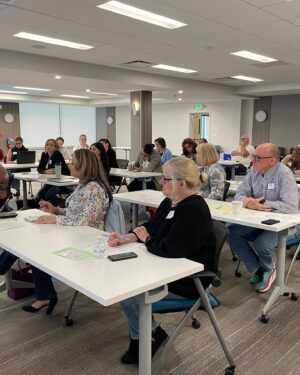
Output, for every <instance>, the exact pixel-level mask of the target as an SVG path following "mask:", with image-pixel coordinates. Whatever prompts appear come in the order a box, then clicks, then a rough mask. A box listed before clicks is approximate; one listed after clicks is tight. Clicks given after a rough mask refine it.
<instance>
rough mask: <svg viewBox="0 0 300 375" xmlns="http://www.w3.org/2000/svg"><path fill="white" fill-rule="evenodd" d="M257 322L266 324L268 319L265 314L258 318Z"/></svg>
mask: <svg viewBox="0 0 300 375" xmlns="http://www.w3.org/2000/svg"><path fill="white" fill-rule="evenodd" d="M259 320H260V321H261V322H262V323H265V324H267V323H268V322H269V320H270V317H269V316H268V315H266V314H261V317H260V318H259Z"/></svg>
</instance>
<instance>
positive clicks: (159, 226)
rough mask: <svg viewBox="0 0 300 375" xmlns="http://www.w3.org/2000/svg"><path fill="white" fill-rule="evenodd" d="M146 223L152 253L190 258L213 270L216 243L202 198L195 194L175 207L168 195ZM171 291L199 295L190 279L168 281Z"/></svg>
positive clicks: (147, 245) (149, 249) (193, 295)
mask: <svg viewBox="0 0 300 375" xmlns="http://www.w3.org/2000/svg"><path fill="white" fill-rule="evenodd" d="M143 225H144V226H145V227H146V228H147V231H148V232H149V234H150V238H149V239H148V240H147V241H146V247H147V249H148V251H149V252H150V253H153V254H155V255H158V256H161V257H164V258H187V259H190V260H193V261H195V262H199V263H202V264H204V267H205V269H212V266H213V260H214V253H215V245H216V242H215V236H214V233H213V222H212V218H211V216H210V212H209V208H208V206H207V204H206V202H205V201H204V199H203V198H202V197H200V196H198V195H192V196H190V197H188V198H186V199H184V200H183V201H181V202H180V203H178V204H177V205H176V206H175V207H172V206H171V201H170V199H169V198H166V199H164V200H163V201H162V202H161V204H160V206H159V207H158V209H157V212H156V213H155V215H154V216H153V217H152V218H151V219H150V221H149V222H148V223H145V224H143ZM203 284H204V287H207V286H208V285H205V283H203ZM169 290H170V291H171V292H173V293H176V294H179V295H181V296H183V297H187V298H195V297H197V296H198V292H197V290H196V288H195V286H194V282H193V281H192V280H191V279H188V278H185V279H181V280H178V281H175V282H173V283H171V284H169Z"/></svg>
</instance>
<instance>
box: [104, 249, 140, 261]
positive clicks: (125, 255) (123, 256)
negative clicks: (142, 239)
mask: <svg viewBox="0 0 300 375" xmlns="http://www.w3.org/2000/svg"><path fill="white" fill-rule="evenodd" d="M130 258H137V254H136V253H134V252H133V251H130V252H129V253H121V254H115V255H109V256H108V259H109V260H111V261H112V262H117V261H118V260H124V259H130Z"/></svg>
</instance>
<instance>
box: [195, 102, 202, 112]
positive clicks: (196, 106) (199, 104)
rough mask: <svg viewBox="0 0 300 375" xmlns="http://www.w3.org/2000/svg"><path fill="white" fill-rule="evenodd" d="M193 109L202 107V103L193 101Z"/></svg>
mask: <svg viewBox="0 0 300 375" xmlns="http://www.w3.org/2000/svg"><path fill="white" fill-rule="evenodd" d="M194 109H197V110H198V111H199V110H201V109H203V104H202V103H195V104H194Z"/></svg>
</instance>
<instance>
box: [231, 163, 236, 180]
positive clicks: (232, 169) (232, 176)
mask: <svg viewBox="0 0 300 375" xmlns="http://www.w3.org/2000/svg"><path fill="white" fill-rule="evenodd" d="M231 179H232V180H233V181H234V180H235V165H233V166H232V167H231Z"/></svg>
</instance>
